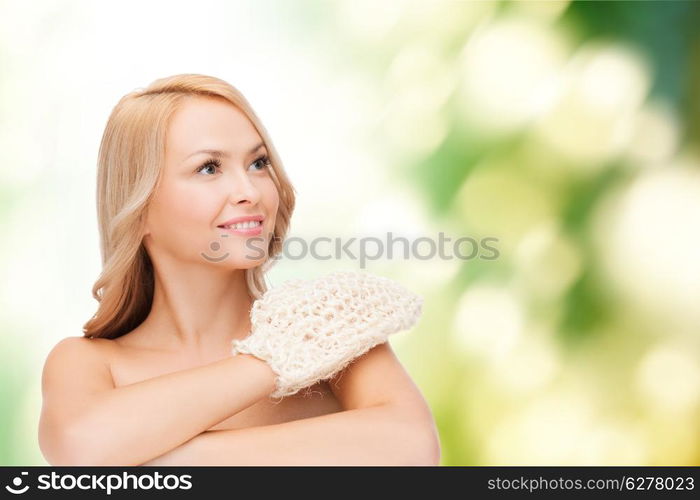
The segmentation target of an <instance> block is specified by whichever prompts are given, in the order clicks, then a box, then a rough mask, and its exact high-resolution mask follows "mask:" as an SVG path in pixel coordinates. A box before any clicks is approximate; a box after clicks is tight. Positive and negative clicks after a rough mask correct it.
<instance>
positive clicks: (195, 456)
mask: <svg viewBox="0 0 700 500" xmlns="http://www.w3.org/2000/svg"><path fill="white" fill-rule="evenodd" d="M98 168H99V170H98V180H97V182H98V186H97V209H98V221H99V228H100V238H101V241H100V245H101V252H102V263H103V270H102V273H101V275H100V277H99V279H98V280H97V281H96V283H95V285H94V287H93V295H94V297H95V298H96V299H97V300H98V302H99V307H98V310H97V312H96V313H95V315H94V316H93V318H91V320H90V321H88V322H87V323H86V324H85V326H84V336H83V337H68V338H65V339H63V340H61V341H60V342H59V343H58V344H57V345H56V346H55V347H54V348H53V349H52V351H51V352H50V353H49V356H48V357H47V359H46V363H45V366H44V371H43V377H42V388H43V398H44V399H43V407H42V414H41V420H40V425H39V443H40V447H41V450H42V453H43V454H44V456H45V458H46V460H47V461H48V462H49V463H50V464H53V465H176V464H177V465H343V464H350V465H385V464H386V465H389V464H408V465H437V464H438V462H439V455H440V448H439V442H438V439H437V432H436V429H435V425H434V421H433V418H432V415H431V413H430V410H429V408H428V407H427V405H426V403H425V400H424V398H423V397H422V395H421V394H420V392H419V391H418V389H417V387H416V386H415V384H414V383H413V382H412V380H411V379H410V377H409V375H408V374H407V373H406V371H405V370H404V369H403V367H402V365H401V364H400V362H399V361H398V360H397V358H396V356H395V355H394V353H393V352H392V350H391V347H390V345H389V344H388V342H384V341H385V340H386V336H387V335H388V334H390V333H393V332H395V331H398V330H401V329H406V328H408V327H410V326H411V325H412V324H413V323H414V322H415V319H416V317H417V314H418V312H417V307H418V302H417V301H415V300H414V298H413V297H412V296H411V295H410V294H409V293H406V292H405V290H403V289H401V288H400V287H399V286H398V285H396V284H395V283H393V282H390V280H386V279H384V280H382V278H376V279H375V278H371V277H367V276H366V275H365V277H358V276H352V273H346V274H343V273H340V274H334V275H333V279H329V278H328V277H326V278H319V279H317V280H316V281H304V280H296V281H290V282H288V283H287V284H285V285H284V286H281V287H278V288H273V289H271V290H268V288H267V286H266V284H265V279H264V273H265V271H266V270H268V269H269V267H270V265H271V264H272V262H273V259H272V258H273V257H274V256H275V255H277V254H278V253H279V252H280V251H281V248H282V241H283V239H284V237H285V235H286V233H287V230H288V228H289V224H290V219H291V215H292V212H293V209H294V203H295V195H294V190H293V188H292V186H291V184H290V181H289V179H288V178H287V175H286V174H285V172H284V169H283V167H282V162H281V160H280V158H279V157H278V155H277V153H276V151H275V148H274V146H273V144H272V141H271V140H270V137H269V136H268V134H267V132H266V130H265V128H264V127H263V125H262V124H261V123H260V120H259V119H258V117H257V116H256V114H255V112H254V111H253V110H252V108H251V106H250V105H249V104H248V102H247V101H246V100H245V98H244V97H243V96H242V95H241V94H240V92H239V91H238V90H236V89H235V88H234V87H233V86H231V85H230V84H228V83H227V82H224V81H222V80H220V79H217V78H213V77H210V76H205V75H196V74H184V75H175V76H172V77H168V78H162V79H159V80H156V81H155V82H153V83H152V84H151V85H150V86H148V87H147V88H145V89H139V90H138V91H134V92H132V93H130V94H128V95H126V96H124V97H123V98H122V99H121V100H120V101H119V103H118V104H117V105H116V106H115V108H114V110H113V111H112V113H111V115H110V117H109V120H108V122H107V125H106V128H105V131H104V135H103V138H102V143H101V145H100V151H99V160H98ZM241 221H243V223H241ZM256 245H257V246H256ZM358 279H359V281H358ZM324 280H325V281H324ZM344 280H345V281H344ZM348 280H349V281H348ZM362 280H369V281H362ZM319 290H320V291H321V292H319ZM357 290H360V291H361V293H356V292H357ZM368 290H369V292H368ZM374 290H376V292H374ZM319 293H320V295H319ZM387 297H389V299H387ZM341 298H342V300H344V301H345V302H344V304H346V305H349V307H350V308H353V311H354V312H353V314H355V316H348V313H347V311H346V310H344V309H343V307H342V306H343V302H341V301H340V299H341ZM380 298H381V300H382V301H383V302H382V301H380V302H378V300H379V299H380ZM336 299H337V300H336ZM404 299H407V300H404ZM333 300H336V302H334V304H335V306H334V307H335V309H333V310H330V309H326V310H325V311H331V312H330V314H328V315H327V317H328V318H331V317H333V319H334V320H335V321H336V323H334V324H332V328H326V327H324V325H326V326H328V325H329V324H331V323H324V324H322V325H321V326H320V327H318V326H317V325H318V323H313V324H312V323H308V321H309V315H308V314H307V310H311V311H312V313H311V317H314V312H313V311H319V310H320V309H319V307H321V306H324V307H330V306H329V305H328V304H330V303H331V302H333ZM373 300H374V301H375V302H372V301H373ZM402 301H403V302H402ZM254 306H255V307H254ZM385 306H386V308H384V307H385ZM383 308H384V309H383ZM251 311H252V312H253V314H251ZM333 311H336V312H337V315H335V316H334V312H333ZM358 311H360V312H363V311H364V313H363V314H362V315H364V316H366V317H367V318H374V319H376V320H377V321H380V323H376V322H375V323H372V325H378V324H382V325H384V327H382V328H383V329H382V330H381V333H379V334H378V333H377V331H379V330H378V329H377V328H374V329H373V328H369V327H367V325H370V323H369V322H364V319H363V318H359V319H357V321H356V318H357V317H358V314H357V312H358ZM376 311H379V312H376ZM379 313H381V314H379ZM319 319H320V318H316V320H319ZM324 321H325V320H324ZM381 321H384V322H385V323H381ZM386 321H389V323H390V324H389V327H388V328H385V327H386V325H387V324H388V323H386ZM338 322H339V323H338ZM343 322H345V323H343ZM349 322H352V323H353V324H352V325H350V324H349ZM363 322H364V323H363ZM363 325H364V326H363ZM370 326H371V325H370ZM305 329H306V330H307V331H304V330H305ZM319 332H324V333H323V334H321V333H319ZM232 346H233V347H232ZM301 388H305V389H304V390H300V389H301Z"/></svg>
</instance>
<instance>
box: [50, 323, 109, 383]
mask: <svg viewBox="0 0 700 500" xmlns="http://www.w3.org/2000/svg"><path fill="white" fill-rule="evenodd" d="M110 342H111V341H109V340H107V339H92V338H87V337H78V336H74V337H65V338H63V339H61V340H60V341H58V342H57V343H56V345H54V346H53V348H52V349H51V351H50V352H49V354H48V356H47V358H46V362H45V363H44V370H43V377H42V378H43V383H44V386H45V388H49V387H51V386H53V385H54V384H59V385H60V386H61V387H64V386H66V385H68V383H69V382H70V385H71V386H74V385H76V384H78V380H84V381H85V380H91V381H92V382H91V383H92V384H94V385H96V384H100V386H104V387H106V386H109V385H112V382H113V381H112V377H111V371H110V363H109V350H110V349H113V346H112V345H111V343H110ZM83 383H85V382H83Z"/></svg>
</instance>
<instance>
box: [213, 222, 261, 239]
mask: <svg viewBox="0 0 700 500" xmlns="http://www.w3.org/2000/svg"><path fill="white" fill-rule="evenodd" d="M219 229H222V230H224V231H226V232H227V233H229V234H235V235H238V236H258V235H259V234H262V230H263V225H262V222H261V223H260V224H258V225H257V226H254V227H247V228H240V229H236V228H234V227H232V226H231V227H223V226H220V227H219Z"/></svg>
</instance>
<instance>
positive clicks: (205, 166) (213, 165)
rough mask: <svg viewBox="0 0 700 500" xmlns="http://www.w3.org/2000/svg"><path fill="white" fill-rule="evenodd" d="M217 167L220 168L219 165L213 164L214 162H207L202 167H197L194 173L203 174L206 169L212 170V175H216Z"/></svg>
mask: <svg viewBox="0 0 700 500" xmlns="http://www.w3.org/2000/svg"><path fill="white" fill-rule="evenodd" d="M219 167H220V165H219V163H218V162H215V161H208V162H206V163H205V164H204V165H202V166H201V167H199V168H198V169H197V170H196V171H195V172H197V173H201V172H203V171H204V169H206V168H210V169H212V168H213V169H214V171H213V172H212V174H214V173H216V169H217V168H219Z"/></svg>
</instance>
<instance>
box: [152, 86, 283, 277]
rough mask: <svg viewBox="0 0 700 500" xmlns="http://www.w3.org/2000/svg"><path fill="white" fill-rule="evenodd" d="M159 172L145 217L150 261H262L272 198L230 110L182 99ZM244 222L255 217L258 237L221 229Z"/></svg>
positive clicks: (248, 127)
mask: <svg viewBox="0 0 700 500" xmlns="http://www.w3.org/2000/svg"><path fill="white" fill-rule="evenodd" d="M258 146H260V147H258ZM201 150H210V151H209V152H201ZM211 150H215V151H220V152H221V153H220V155H216V154H214V153H212V152H211ZM164 169H165V170H164V171H163V177H162V179H161V183H160V185H159V186H158V188H157V189H156V192H155V193H154V196H153V198H152V200H151V203H150V205H149V206H148V211H147V217H146V231H145V233H144V245H145V246H146V249H147V250H148V252H149V254H150V255H151V258H156V259H157V258H158V257H154V254H155V255H162V254H166V255H169V256H171V257H175V258H177V259H179V260H187V261H196V262H200V263H203V264H208V265H216V266H224V267H226V268H228V269H247V268H251V267H255V266H258V265H260V264H262V263H263V262H264V261H265V260H266V258H267V248H268V245H269V242H270V238H271V237H272V234H273V230H274V227H275V215H276V214H277V207H278V204H279V195H278V192H277V188H276V187H275V184H274V183H273V181H272V177H271V175H270V169H271V167H270V164H269V160H268V157H267V150H266V149H265V146H264V145H262V138H261V137H260V135H259V134H258V132H257V130H256V129H255V127H254V126H253V124H252V123H251V122H250V120H248V118H247V117H246V116H245V115H244V114H243V113H242V112H241V111H240V110H239V109H238V108H237V107H236V106H234V105H233V104H231V103H229V102H228V101H225V100H223V99H220V98H205V97H192V98H188V99H186V100H185V102H184V104H183V105H182V107H181V108H180V109H179V110H178V111H177V112H176V113H175V114H174V116H173V117H172V120H171V122H170V126H169V128H168V133H167V142H166V147H165V165H164ZM251 215H252V216H262V217H263V220H262V223H261V230H259V229H255V228H248V229H245V228H236V227H233V228H223V227H221V226H222V225H223V224H224V223H227V222H228V221H230V220H231V219H235V218H238V217H246V216H251ZM256 232H257V233H258V234H256Z"/></svg>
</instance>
